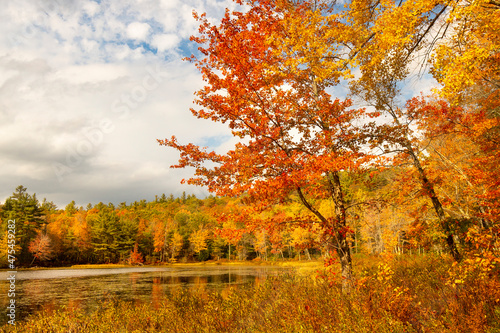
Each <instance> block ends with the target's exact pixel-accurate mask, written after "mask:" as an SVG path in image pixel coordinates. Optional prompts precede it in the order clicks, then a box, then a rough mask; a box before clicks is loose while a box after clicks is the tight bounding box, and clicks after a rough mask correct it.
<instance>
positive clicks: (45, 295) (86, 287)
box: [0, 265, 285, 325]
mask: <svg viewBox="0 0 500 333" xmlns="http://www.w3.org/2000/svg"><path fill="white" fill-rule="evenodd" d="M284 270H285V269H284V268H281V267H273V266H224V265H220V266H206V267H200V266H197V267H189V266H187V267H182V266H179V267H161V268H156V267H137V268H135V267H132V268H110V269H57V270H30V271H18V272H17V274H16V283H15V288H16V291H15V294H16V295H15V300H16V303H15V304H16V321H20V320H22V319H23V318H26V317H27V316H28V315H30V314H33V313H36V312H39V311H41V310H55V309H58V308H60V307H61V306H65V307H70V308H84V309H92V308H96V307H97V306H98V305H99V304H100V303H101V302H103V301H104V300H109V299H121V300H126V301H138V302H155V303H156V302H160V301H161V299H162V298H163V297H168V295H169V293H170V292H171V290H172V288H187V289H194V288H205V289H219V290H222V289H224V288H227V287H233V286H240V285H250V284H255V283H259V282H262V281H264V280H265V279H266V277H267V276H269V275H276V274H278V273H279V272H283V271H284ZM7 277H8V272H7V271H2V272H0V295H2V296H1V297H0V307H1V308H2V309H3V310H2V311H1V312H0V313H2V315H1V317H0V325H3V324H4V323H6V322H7V319H8V317H7V316H6V307H7V305H8V302H9V297H8V293H9V285H10V284H9V282H8V281H7Z"/></svg>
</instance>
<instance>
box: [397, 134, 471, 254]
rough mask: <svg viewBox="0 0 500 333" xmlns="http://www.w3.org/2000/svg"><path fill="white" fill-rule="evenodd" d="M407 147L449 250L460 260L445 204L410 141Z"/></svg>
mask: <svg viewBox="0 0 500 333" xmlns="http://www.w3.org/2000/svg"><path fill="white" fill-rule="evenodd" d="M406 149H407V150H408V153H409V154H410V156H411V158H412V159H413V165H414V166H415V168H417V170H418V173H419V175H420V179H421V181H422V187H423V188H424V191H425V192H426V194H427V196H428V197H429V198H430V199H431V201H432V205H433V206H434V210H435V211H436V214H437V216H438V219H439V222H440V223H441V227H442V228H443V231H444V232H445V234H446V244H447V245H448V251H449V252H450V254H451V256H452V257H453V259H455V261H460V260H461V259H462V256H461V255H460V252H458V249H457V246H456V244H455V240H454V239H453V234H452V232H451V229H450V226H449V224H448V223H446V215H445V214H444V210H443V206H442V205H441V201H440V200H439V198H438V197H437V194H436V192H435V191H434V186H433V185H432V183H431V182H430V181H429V179H428V178H427V175H426V174H425V170H424V168H423V167H422V165H421V164H420V161H419V159H418V157H417V156H416V155H415V152H414V151H413V148H412V147H411V145H410V144H409V143H408V145H407V147H406Z"/></svg>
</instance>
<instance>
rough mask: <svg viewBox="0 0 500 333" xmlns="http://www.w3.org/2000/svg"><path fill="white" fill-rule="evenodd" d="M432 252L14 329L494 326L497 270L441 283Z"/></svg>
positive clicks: (118, 304)
mask: <svg viewBox="0 0 500 333" xmlns="http://www.w3.org/2000/svg"><path fill="white" fill-rule="evenodd" d="M450 267H451V261H449V260H448V259H446V258H442V257H438V256H421V257H402V258H399V259H398V258H393V259H391V260H388V259H384V258H373V257H364V258H358V259H357V260H356V265H355V269H356V272H357V276H356V282H355V284H354V287H353V289H352V290H351V291H350V292H349V293H343V292H342V291H341V289H340V281H337V280H336V278H335V277H334V278H329V279H327V280H325V279H322V278H318V277H316V276H315V275H297V274H294V275H291V274H288V275H283V276H280V277H273V278H269V279H267V280H266V281H265V282H263V283H261V284H258V285H255V286H249V287H243V288H242V287H238V288H231V287H228V288H227V289H225V290H223V291H209V292H207V291H205V290H194V291H189V290H185V289H175V290H172V291H171V294H170V295H169V296H168V297H165V298H164V299H162V300H160V301H159V302H154V303H151V304H143V303H141V304H136V303H130V302H129V303H127V302H122V301H119V300H109V301H106V302H104V303H103V304H101V306H100V307H99V308H98V309H97V310H95V311H93V312H91V313H85V312H84V311H83V310H76V311H70V310H60V311H57V312H54V313H42V314H39V315H36V316H34V317H32V318H31V319H29V320H28V321H26V322H24V323H18V324H17V326H16V328H15V329H11V328H9V327H7V326H5V327H4V328H3V329H4V330H12V331H17V332H489V333H494V332H500V282H499V279H498V275H492V276H490V277H488V278H483V279H477V280H470V281H467V282H465V283H462V284H460V285H454V284H450V283H447V281H448V280H449V274H448V270H449V269H450Z"/></svg>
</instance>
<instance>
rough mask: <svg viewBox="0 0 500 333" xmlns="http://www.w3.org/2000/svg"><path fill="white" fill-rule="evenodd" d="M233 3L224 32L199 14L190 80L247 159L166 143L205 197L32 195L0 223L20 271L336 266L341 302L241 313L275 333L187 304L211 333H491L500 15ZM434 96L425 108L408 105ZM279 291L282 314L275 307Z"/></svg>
mask: <svg viewBox="0 0 500 333" xmlns="http://www.w3.org/2000/svg"><path fill="white" fill-rule="evenodd" d="M234 2H235V3H236V4H237V5H238V6H240V7H237V8H240V10H234V11H231V10H227V11H226V13H225V15H224V17H223V19H222V20H221V21H220V22H216V23H214V22H213V20H212V19H211V18H209V17H207V16H206V15H205V14H198V13H194V17H195V19H196V20H197V21H198V24H199V31H198V35H196V36H193V37H191V41H192V42H193V43H195V44H197V46H198V53H196V54H194V55H193V56H191V57H189V58H187V59H186V61H189V62H191V63H192V64H193V65H194V66H196V67H197V68H198V69H199V71H200V72H201V74H202V75H203V79H204V81H205V84H206V85H205V86H204V87H203V88H201V89H200V90H198V91H197V92H196V93H195V96H196V98H195V104H196V107H194V108H192V109H191V110H190V111H191V112H192V113H193V115H194V116H196V117H198V118H202V119H209V120H211V121H213V122H219V123H223V124H226V125H227V126H228V127H229V129H230V130H231V132H232V134H233V136H234V137H235V138H236V139H238V143H236V144H235V146H234V148H233V149H231V150H229V151H227V152H220V151H209V150H208V149H207V148H204V147H199V146H198V145H197V144H195V143H186V144H184V143H181V142H182V141H183V139H182V133H178V134H177V136H171V137H170V138H165V139H158V144H160V145H161V146H165V147H167V148H168V149H175V150H177V151H178V152H179V154H180V157H179V161H178V163H177V164H175V165H172V167H173V168H190V169H191V170H193V176H192V177H191V178H189V179H185V180H182V183H187V184H191V185H199V186H204V187H205V188H207V189H208V190H209V191H210V192H211V193H212V195H211V196H209V197H207V198H196V197H195V196H192V195H186V194H183V195H182V196H181V197H174V196H173V195H169V196H167V195H165V194H163V195H159V196H157V197H156V199H155V200H154V201H151V202H146V201H145V200H141V201H137V202H134V203H131V204H127V203H121V204H119V205H118V206H115V205H113V204H111V203H110V204H103V203H99V204H97V205H95V206H93V205H91V204H89V205H88V206H87V207H85V208H84V207H77V206H76V204H75V202H71V203H69V204H68V205H67V206H66V207H65V209H58V208H57V207H55V205H53V204H52V203H50V202H48V201H47V200H43V201H42V202H39V201H38V199H37V198H36V195H35V194H29V193H28V192H27V189H26V188H24V187H23V186H19V187H18V188H17V189H16V190H15V192H14V193H13V195H12V196H11V197H10V198H8V199H7V200H6V201H5V203H3V204H2V206H1V211H0V214H1V218H2V226H1V231H2V237H3V240H2V242H5V241H6V238H7V237H8V234H7V221H8V220H9V219H15V220H16V225H17V226H18V229H17V239H18V241H17V243H16V246H17V247H16V254H17V255H18V257H17V258H18V260H19V263H20V264H21V265H23V266H32V265H38V266H44V265H53V266H63V265H72V264H76V263H129V264H158V263H175V262H194V261H207V260H216V261H220V260H230V261H244V260H255V261H259V262H263V261H267V262H278V261H284V260H294V261H303V260H310V259H316V260H323V261H324V266H325V270H324V271H323V273H322V274H323V275H322V277H323V278H324V280H325V281H326V284H325V285H326V286H329V287H330V288H326V289H321V288H323V287H324V286H325V285H323V286H322V287H318V286H317V285H315V284H305V285H302V284H301V285H300V286H299V287H297V286H295V285H293V284H290V285H287V284H286V283H285V284H284V286H283V285H279V286H278V287H277V286H276V285H268V286H267V287H264V289H261V290H260V291H259V292H255V293H254V294H252V295H250V296H248V299H249V300H250V301H248V302H250V303H251V304H249V303H246V302H247V299H246V298H238V296H235V297H236V298H238V301H234V302H236V303H235V304H239V305H241V306H246V307H249V308H251V307H252V306H255V308H256V309H263V308H266V309H269V311H270V312H265V313H263V314H262V318H268V319H269V318H274V317H267V316H268V315H269V313H271V312H273V311H274V312H273V313H275V314H277V313H279V315H277V316H278V317H277V318H282V319H283V321H280V320H281V319H278V320H277V321H276V322H274V323H272V324H271V323H269V322H264V321H259V320H260V319H256V318H253V317H251V314H248V313H247V314H243V313H241V314H240V313H236V312H235V309H236V308H238V306H239V305H238V306H236V305H234V304H233V305H230V302H232V300H227V299H224V298H223V297H222V298H221V297H219V296H214V298H213V299H207V298H204V299H203V300H197V299H194V298H190V299H189V300H190V301H189V300H188V301H186V299H185V298H180V299H182V301H186V302H188V303H189V302H192V303H189V304H191V305H190V306H193V308H195V307H196V306H194V305H193V304H198V303H197V302H201V303H203V306H201V308H202V309H203V310H202V311H204V312H203V316H206V323H210V325H212V326H207V327H210V329H213V331H231V330H232V329H242V327H243V326H241V325H244V324H243V323H247V324H248V323H249V322H252V323H255V325H256V326H254V329H255V330H257V331H266V330H267V329H269V327H274V326H268V325H276V326H275V329H276V330H275V331H304V332H306V331H307V332H309V331H310V332H317V331H321V330H322V329H324V331H329V330H328V329H327V327H330V328H335V329H337V330H340V327H342V329H341V330H340V331H343V332H350V331H353V332H365V331H366V332H370V331H387V332H389V331H394V332H396V331H397V332H402V331H405V332H406V331H408V332H414V331H415V332H433V331H437V332H444V331H446V332H458V331H463V332H497V331H498V330H499V329H500V327H499V326H498V322H500V294H499V292H498V290H500V167H499V162H500V113H499V110H500V104H499V101H500V93H499V86H500V67H499V63H500V51H499V50H500V4H499V2H498V1H496V0H475V1H429V0H416V1H396V2H395V1H372V0H351V1H348V2H346V3H340V2H335V1H333V2H332V1H317V0H301V1H298V0H297V1H296V0H293V1H292V0H275V1H271V0H261V1H256V0H247V1H243V0H235V1H234ZM243 9H244V10H243ZM429 78H432V79H433V80H435V82H436V83H437V86H436V87H434V88H433V90H432V91H429V90H424V91H423V92H420V91H415V89H416V88H415V87H421V85H419V83H422V82H424V83H425V81H426V80H429ZM68 201H69V200H68ZM360 258H361V259H360ZM363 258H365V259H363ZM366 258H369V259H366ZM0 262H1V264H2V265H3V266H7V265H8V259H7V252H6V250H5V249H4V248H2V252H1V255H0ZM374 263H376V264H374ZM325 274H326V275H325ZM266 288H267V289H266ZM276 288H278V289H279V288H283V289H280V292H281V296H282V297H289V298H287V299H288V300H289V303H286V302H287V301H283V302H285V303H283V304H285V305H276V304H277V303H276V304H275V303H272V302H271V301H269V299H274V297H275V296H276V295H275V296H271V295H274V294H273V293H274V291H273V290H276ZM287 288H288V289H287ZM293 288H298V289H297V294H296V295H299V293H300V292H303V294H302V295H303V297H302V298H300V297H299V296H297V297H299V299H297V298H295V296H296V295H295V294H293V293H289V291H290V290H292V289H293ZM314 288H316V289H314ZM287 295H288V296H287ZM304 295H309V296H310V297H312V298H315V300H316V303H314V302H309V301H308V300H307V299H308V298H307V297H306V296H304ZM323 295H330V296H329V297H328V299H326V298H322V297H323ZM425 295H427V296H429V297H427V298H426V297H424V296H425ZM430 295H432V296H430ZM278 296H279V295H278ZM276 297H277V296H276ZM325 297H326V296H325ZM283 299H285V298H283ZM292 300H293V302H292ZM172 302H173V301H172ZM238 302H239V303H238ZM252 302H254V303H252ZM201 303H200V304H201ZM169 304H171V305H172V303H169ZM213 304H218V305H217V307H215V305H214V308H216V309H219V307H220V308H221V309H224V311H221V316H226V317H225V318H226V319H227V321H224V322H222V321H220V320H219V319H217V318H219V314H218V313H217V311H216V310H213V308H211V306H212V305H213ZM231 304H232V303H231ZM243 304H244V305H243ZM256 304H259V305H260V307H259V306H257V305H256ZM280 304H281V303H280ZM286 304H288V305H290V306H289V307H287V306H286ZM292 304H294V305H293V306H292ZM321 304H329V305H328V306H326V305H325V307H322V306H321ZM172 306H173V305H172ZM281 306H282V307H281ZM173 308H175V306H174V307H173ZM332 308H337V309H338V312H336V313H332V312H331V309H332ZM110 311H115V310H114V309H110ZM121 311H133V310H132V309H130V308H126V307H124V308H123V309H122V310H121ZM256 311H260V310H256ZM308 311H310V312H308ZM314 311H316V312H314ZM305 313H308V315H304V314H305ZM215 314H217V315H215ZM165 315H167V314H165ZM282 316H283V317H282ZM204 318H205V317H204ZM249 318H253V319H249ZM297 318H299V319H297ZM353 318H358V319H357V322H355V319H353ZM254 319H255V321H252V320H254ZM292 319H294V320H292ZM169 320H173V321H175V320H176V319H169ZM262 320H264V319H262ZM350 320H352V322H351V321H350ZM359 323H364V324H359ZM131 325H132V324H131ZM192 325H193V326H192V327H203V325H202V324H200V323H198V322H196V323H195V322H193V323H192ZM196 325H200V326H196ZM207 325H208V324H207ZM231 325H233V326H231ZM238 325H240V326H238ZM259 325H261V326H259ZM266 325H267V326H266ZM279 325H282V326H279ZM294 325H297V326H294ZM328 325H331V326H328ZM342 325H344V326H342ZM356 325H360V326H356ZM377 325H379V326H377ZM398 325H400V326H398ZM132 326H133V325H132ZM133 327H135V326H133ZM263 327H264V328H265V329H264V328H263ZM247 329H248V327H247ZM193 331H196V330H195V329H194V328H193Z"/></svg>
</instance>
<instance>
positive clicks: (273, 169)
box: [159, 1, 368, 288]
mask: <svg viewBox="0 0 500 333" xmlns="http://www.w3.org/2000/svg"><path fill="white" fill-rule="evenodd" d="M239 3H242V2H239ZM249 3H250V4H251V5H252V7H251V8H250V9H249V11H247V12H245V13H242V12H233V13H229V12H226V15H225V16H224V18H223V19H222V21H221V23H220V25H218V26H215V25H212V24H210V23H209V21H208V20H207V18H206V17H205V15H201V16H198V15H196V16H195V17H196V18H197V19H198V21H199V22H200V29H199V31H200V36H199V37H192V40H193V41H195V42H197V43H198V44H200V48H199V49H200V52H201V54H202V55H203V56H202V57H201V58H197V57H195V56H192V57H191V58H190V59H189V60H190V61H191V62H193V63H194V64H195V65H196V66H197V67H198V69H199V70H200V71H201V73H202V74H203V78H204V80H205V81H206V82H207V85H206V86H205V87H204V88H202V89H201V90H199V91H198V92H197V93H196V94H197V99H196V103H197V104H198V105H199V106H200V107H201V108H200V109H198V110H195V109H192V110H191V111H192V113H193V114H194V115H195V116H197V117H199V118H205V119H211V120H212V121H215V122H221V123H227V124H228V125H229V128H230V129H231V131H232V134H233V135H234V136H235V137H237V138H241V141H240V142H239V143H238V144H236V146H235V148H234V149H233V150H230V151H228V152H227V153H226V154H217V153H215V152H208V151H206V150H204V149H201V148H200V147H198V146H196V145H194V144H188V145H181V144H179V143H178V142H177V139H176V138H175V137H172V138H170V139H165V140H159V143H160V144H161V145H165V146H169V147H173V148H175V149H177V150H179V151H180V153H181V157H180V160H179V164H177V165H176V166H174V167H178V168H183V167H194V168H195V170H196V171H195V176H194V177H193V178H190V179H189V180H187V183H189V184H195V185H204V186H207V187H208V189H209V190H210V191H211V192H215V193H216V194H217V195H224V196H239V195H242V194H246V195H248V197H249V200H248V202H249V203H252V205H253V207H254V208H255V211H256V212H257V213H258V212H260V211H262V210H264V209H266V208H268V207H270V206H272V205H273V204H276V203H278V202H280V201H286V200H297V201H299V202H300V203H301V204H303V205H304V206H305V207H306V208H307V209H308V210H309V211H310V212H311V213H312V214H313V216H314V220H315V222H319V223H320V224H321V225H322V227H323V228H322V230H323V241H324V242H325V243H327V244H328V246H329V247H330V248H331V249H332V250H333V249H335V250H336V251H337V253H338V256H339V261H340V263H341V266H342V276H343V277H344V287H346V288H347V287H348V284H349V283H350V279H351V274H352V264H351V255H350V248H349V244H348V241H347V236H348V233H349V229H348V228H347V221H346V207H345V203H344V199H343V195H344V191H343V187H342V184H341V181H340V172H342V171H349V170H355V169H357V168H360V167H361V166H362V165H363V164H364V163H367V161H368V157H367V156H366V155H365V154H363V153H362V152H361V150H360V145H362V144H363V142H364V134H363V131H362V130H361V129H360V128H359V127H357V126H355V122H356V121H357V120H359V119H361V118H362V117H363V116H364V111H363V110H361V109H352V108H351V105H352V103H351V101H349V100H343V101H342V100H339V99H337V98H332V96H331V95H330V94H329V93H327V90H328V88H329V87H332V86H333V85H335V84H336V83H337V82H338V76H339V75H340V72H339V73H337V74H335V73H332V71H328V69H327V68H328V64H325V63H323V62H322V60H321V57H318V56H317V55H318V54H319V53H323V52H324V50H323V49H322V48H320V47H319V46H318V48H315V47H304V46H303V45H302V44H301V43H299V42H297V43H298V44H297V45H291V46H290V47H293V48H294V50H293V51H290V52H280V53H277V52H275V50H276V44H277V43H283V42H284V41H286V40H287V39H288V38H289V36H288V35H287V34H286V33H287V32H289V31H288V30H287V29H286V27H285V26H284V24H285V21H284V20H283V18H284V17H287V16H288V15H293V16H294V18H295V19H297V20H299V19H302V21H301V22H304V23H307V25H308V27H309V28H310V29H311V31H310V34H314V33H315V29H316V28H317V27H318V25H319V24H320V23H319V20H320V18H321V13H320V12H319V11H318V12H317V13H316V12H312V11H311V8H308V7H304V6H302V5H300V6H288V5H287V4H288V2H287V1H277V2H276V3H279V4H281V5H283V6H278V5H276V3H275V2H272V1H259V2H257V1H255V2H253V1H251V2H249ZM310 13H315V14H314V15H313V17H314V19H315V20H313V21H308V20H305V19H306V18H307V19H310V18H311V15H309V14H310ZM308 15H309V16H308ZM287 45H290V44H287ZM315 45H316V44H315ZM304 59H307V61H306V60H304ZM206 162H209V163H208V164H207V163H206ZM327 198H328V199H329V200H331V201H332V202H333V205H332V207H333V208H332V209H333V211H334V214H333V217H332V218H328V217H327V214H326V213H325V212H324V211H321V210H320V209H319V208H318V207H317V202H318V200H319V199H327ZM293 219H295V220H301V216H295V217H294V218H291V219H290V218H289V219H288V220H293ZM270 222H271V221H267V223H268V225H269V223H270ZM282 222H283V223H285V222H287V221H282ZM288 222H289V221H288ZM302 222H304V223H311V222H312V221H310V220H307V221H302Z"/></svg>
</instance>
